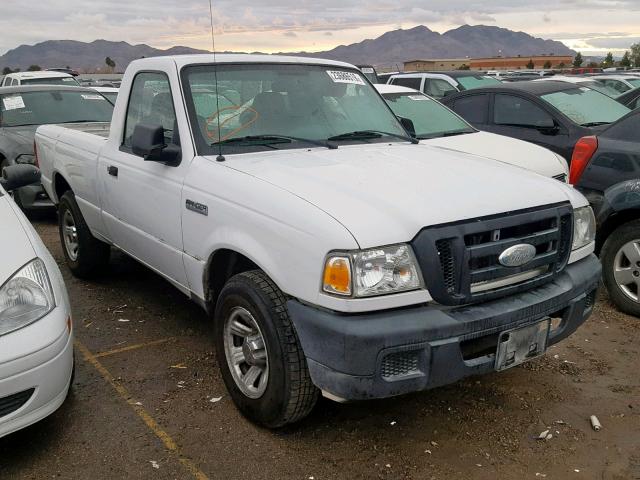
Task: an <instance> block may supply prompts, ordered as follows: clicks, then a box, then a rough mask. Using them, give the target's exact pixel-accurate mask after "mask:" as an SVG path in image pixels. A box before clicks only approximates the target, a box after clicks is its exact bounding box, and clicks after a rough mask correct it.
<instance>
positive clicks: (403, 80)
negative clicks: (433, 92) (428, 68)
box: [391, 77, 422, 90]
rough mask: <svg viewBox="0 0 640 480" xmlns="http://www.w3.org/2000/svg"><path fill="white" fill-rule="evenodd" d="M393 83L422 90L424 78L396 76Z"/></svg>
mask: <svg viewBox="0 0 640 480" xmlns="http://www.w3.org/2000/svg"><path fill="white" fill-rule="evenodd" d="M391 83H392V84H393V85H399V86H401V87H407V88H413V89H414V90H420V85H421V84H422V78H420V77H417V78H416V77H395V78H393V79H392V80H391Z"/></svg>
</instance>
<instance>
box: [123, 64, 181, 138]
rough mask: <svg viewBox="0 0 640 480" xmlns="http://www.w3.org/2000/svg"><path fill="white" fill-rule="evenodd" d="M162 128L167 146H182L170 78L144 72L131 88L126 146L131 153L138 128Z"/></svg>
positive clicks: (126, 123) (161, 74) (126, 121)
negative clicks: (154, 126)
mask: <svg viewBox="0 0 640 480" xmlns="http://www.w3.org/2000/svg"><path fill="white" fill-rule="evenodd" d="M141 124H144V125H162V128H163V129H164V139H165V144H167V145H169V144H175V145H180V140H179V136H178V126H177V122H176V111H175V108H174V106H173V97H172V95H171V87H170V84H169V77H167V75H166V74H165V73H162V72H141V73H139V74H138V75H136V77H135V79H134V80H133V84H132V86H131V95H130V97H129V105H128V106H127V116H126V120H125V126H124V138H123V141H122V146H123V147H125V148H127V149H130V148H131V140H132V137H133V131H134V129H135V127H136V126H137V125H141Z"/></svg>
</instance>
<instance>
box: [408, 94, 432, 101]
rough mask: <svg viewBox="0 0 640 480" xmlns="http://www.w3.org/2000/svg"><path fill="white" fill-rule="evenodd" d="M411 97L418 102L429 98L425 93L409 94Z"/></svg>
mask: <svg viewBox="0 0 640 480" xmlns="http://www.w3.org/2000/svg"><path fill="white" fill-rule="evenodd" d="M409 98H410V99H411V100H415V101H416V102H424V101H425V100H429V98H428V97H425V96H424V95H409Z"/></svg>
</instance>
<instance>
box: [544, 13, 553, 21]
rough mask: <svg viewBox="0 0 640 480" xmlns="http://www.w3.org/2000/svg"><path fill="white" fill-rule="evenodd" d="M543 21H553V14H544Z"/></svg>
mask: <svg viewBox="0 0 640 480" xmlns="http://www.w3.org/2000/svg"><path fill="white" fill-rule="evenodd" d="M542 21H543V22H544V23H551V16H549V14H547V13H545V14H544V15H542Z"/></svg>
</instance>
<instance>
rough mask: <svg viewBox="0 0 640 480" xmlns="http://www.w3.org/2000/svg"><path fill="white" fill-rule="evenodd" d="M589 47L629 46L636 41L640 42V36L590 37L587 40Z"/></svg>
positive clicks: (619, 47)
mask: <svg viewBox="0 0 640 480" xmlns="http://www.w3.org/2000/svg"><path fill="white" fill-rule="evenodd" d="M585 43H586V44H587V46H588V47H594V48H611V49H614V50H617V49H621V48H629V47H630V46H631V45H632V44H634V43H640V37H609V38H588V39H586V40H585Z"/></svg>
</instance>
